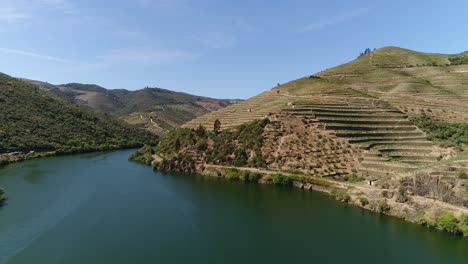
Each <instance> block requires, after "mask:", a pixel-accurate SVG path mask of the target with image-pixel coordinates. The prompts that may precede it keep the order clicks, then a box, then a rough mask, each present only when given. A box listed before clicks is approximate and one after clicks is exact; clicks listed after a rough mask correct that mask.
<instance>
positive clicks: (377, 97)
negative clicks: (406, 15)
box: [185, 47, 468, 179]
mask: <svg viewBox="0 0 468 264" xmlns="http://www.w3.org/2000/svg"><path fill="white" fill-rule="evenodd" d="M465 55H466V53H461V54H455V55H443V54H428V53H420V52H414V51H410V50H405V49H400V48H395V47H388V48H382V49H379V50H376V51H374V52H372V53H371V54H368V55H365V56H362V57H360V58H358V59H356V60H355V61H352V62H350V63H348V64H344V65H341V66H338V67H335V68H332V69H329V70H326V71H323V72H320V73H317V74H315V75H312V76H307V77H304V78H301V79H298V80H295V81H292V82H289V83H286V84H284V85H281V86H278V87H275V88H273V89H271V90H270V91H267V92H265V93H262V94H260V95H258V96H255V97H253V98H251V99H249V100H246V101H244V102H242V103H239V104H235V105H232V106H229V107H227V108H225V109H221V110H219V111H216V112H212V113H210V114H207V115H205V116H202V117H200V118H197V119H195V120H192V121H191V122H189V123H187V124H186V125H185V127H191V128H195V127H197V126H199V125H202V126H205V127H206V128H208V129H212V128H213V123H214V121H215V120H216V119H219V120H220V122H221V124H222V129H226V128H230V127H234V126H236V125H239V124H242V123H245V122H249V121H252V120H255V119H260V118H264V117H265V116H267V115H268V114H269V113H279V112H287V113H289V114H292V115H296V116H303V117H310V118H312V119H316V120H318V121H319V126H318V127H319V128H320V129H326V130H329V131H332V132H334V135H335V136H337V137H339V138H343V139H346V140H348V142H349V143H351V144H353V145H354V146H356V147H358V148H360V149H361V150H362V151H363V152H364V154H363V157H364V159H363V160H362V162H361V163H360V169H359V171H360V173H361V174H362V175H364V176H366V177H368V178H374V179H375V178H380V177H385V176H392V175H399V174H403V173H407V172H413V171H415V170H418V169H423V168H426V167H430V166H431V165H434V164H437V161H438V159H439V158H440V156H441V151H442V150H441V149H439V148H438V147H436V146H435V145H434V144H433V143H432V142H430V141H428V140H427V138H426V135H425V133H424V132H422V131H421V130H420V129H419V128H418V127H416V126H415V125H414V124H413V123H412V122H411V121H410V120H409V119H408V117H411V116H429V117H432V118H434V119H437V120H443V121H446V122H451V123H453V122H466V121H467V120H468V88H467V87H468V65H452V64H451V62H452V60H451V58H454V57H457V56H465ZM442 152H443V151H442Z"/></svg>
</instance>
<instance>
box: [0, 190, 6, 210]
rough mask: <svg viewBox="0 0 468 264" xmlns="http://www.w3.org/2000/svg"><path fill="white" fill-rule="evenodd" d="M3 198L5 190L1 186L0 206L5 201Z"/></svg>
mask: <svg viewBox="0 0 468 264" xmlns="http://www.w3.org/2000/svg"><path fill="white" fill-rule="evenodd" d="M5 199H6V198H5V191H4V190H3V189H2V188H0V206H2V205H3V203H4V202H5Z"/></svg>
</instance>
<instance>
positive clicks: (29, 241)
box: [0, 151, 468, 264]
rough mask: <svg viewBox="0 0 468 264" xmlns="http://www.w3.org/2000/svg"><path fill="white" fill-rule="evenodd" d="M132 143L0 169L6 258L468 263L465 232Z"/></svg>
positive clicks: (0, 247) (1, 246)
mask: <svg viewBox="0 0 468 264" xmlns="http://www.w3.org/2000/svg"><path fill="white" fill-rule="evenodd" d="M131 153H132V151H116V152H110V153H98V154H84V155H75V156H66V157H51V158H44V159H37V160H32V161H26V162H23V163H19V164H14V165H10V166H8V167H5V168H3V169H0V186H1V187H3V188H4V189H5V190H6V194H7V196H8V198H9V199H8V201H7V204H6V205H5V206H4V207H3V208H2V209H0V264H3V263H11V264H13V263H15V264H17V263H21V264H22V263H24V264H26V263H27V264H30V263H35V264H42V263H43V264H53V263H60V264H65V263H68V264H74V263H77V264H78V263H79V264H83V263H87V264H90V263H99V264H103V263H110V264H117V263H203V264H206V263H223V264H224V263H236V264H238V263H269V264H271V263H359V264H362V263H379V264H385V263H424V264H430V263H444V264H445V263H447V264H449V263H450V264H452V263H464V264H466V263H468V239H463V238H461V237H456V236H452V235H450V234H445V233H442V232H438V231H435V230H429V229H425V228H422V227H420V226H418V225H414V224H410V223H406V222H404V221H402V220H399V219H395V218H392V217H387V216H381V215H377V214H374V213H371V212H368V211H365V210H362V209H359V208H354V207H351V206H348V205H344V204H340V203H338V202H336V201H335V200H334V199H332V198H330V197H328V196H326V195H324V194H321V193H316V192H307V191H301V190H296V189H290V188H285V187H284V188H282V187H275V186H266V185H259V184H244V183H239V182H228V181H222V180H217V179H212V178H204V177H198V176H186V175H185V176H184V175H167V174H166V175H164V174H161V173H158V172H154V171H152V170H151V169H150V168H149V167H145V166H143V165H139V164H135V163H132V162H128V161H127V157H128V156H129V155H130V154H131Z"/></svg>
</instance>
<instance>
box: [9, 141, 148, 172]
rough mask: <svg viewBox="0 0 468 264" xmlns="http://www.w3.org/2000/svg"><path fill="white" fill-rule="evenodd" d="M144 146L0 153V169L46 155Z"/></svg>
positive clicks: (66, 154)
mask: <svg viewBox="0 0 468 264" xmlns="http://www.w3.org/2000/svg"><path fill="white" fill-rule="evenodd" d="M142 146H144V145H143V144H141V145H138V146H128V147H116V148H108V149H91V150H77V151H72V152H60V151H57V150H51V151H41V152H39V151H38V152H36V151H29V152H21V151H16V152H13V153H14V154H9V153H3V154H0V170H1V169H2V168H4V167H6V166H8V165H11V164H15V163H20V162H23V161H27V160H33V159H40V158H47V157H63V156H70V155H77V154H87V153H97V152H107V151H118V150H130V149H138V148H140V147H142Z"/></svg>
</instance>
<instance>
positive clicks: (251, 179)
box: [248, 171, 262, 182]
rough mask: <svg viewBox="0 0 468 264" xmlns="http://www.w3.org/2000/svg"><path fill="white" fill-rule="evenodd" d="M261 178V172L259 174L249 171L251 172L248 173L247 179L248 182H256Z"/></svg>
mask: <svg viewBox="0 0 468 264" xmlns="http://www.w3.org/2000/svg"><path fill="white" fill-rule="evenodd" d="M261 178H262V174H261V173H259V172H253V171H251V172H250V173H249V178H248V181H249V182H258V181H259V180H260V179H261Z"/></svg>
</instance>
